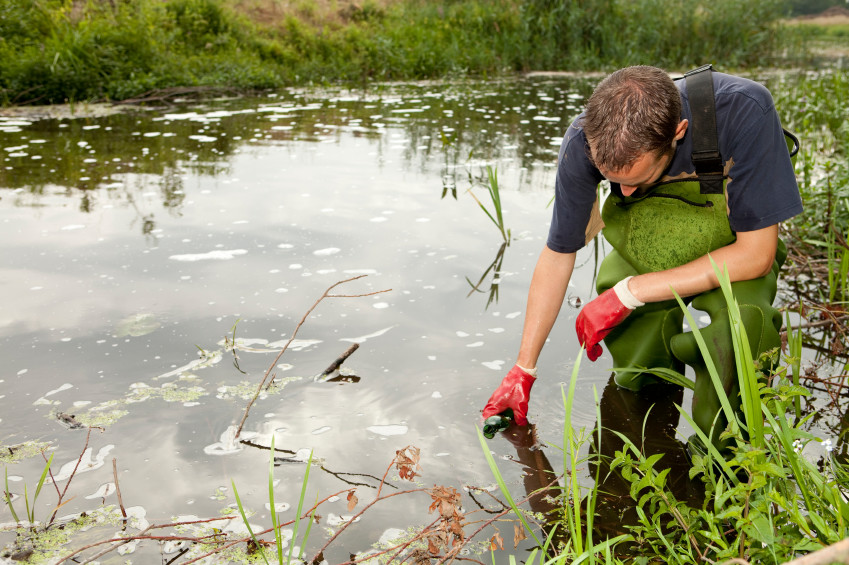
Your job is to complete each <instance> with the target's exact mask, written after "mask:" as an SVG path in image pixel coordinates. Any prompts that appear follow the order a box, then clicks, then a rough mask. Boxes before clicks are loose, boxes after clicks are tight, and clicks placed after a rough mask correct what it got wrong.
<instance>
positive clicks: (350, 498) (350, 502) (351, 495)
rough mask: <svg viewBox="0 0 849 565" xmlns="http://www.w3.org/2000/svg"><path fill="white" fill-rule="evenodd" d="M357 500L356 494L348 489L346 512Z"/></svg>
mask: <svg viewBox="0 0 849 565" xmlns="http://www.w3.org/2000/svg"><path fill="white" fill-rule="evenodd" d="M357 502H359V500H358V499H357V495H356V494H354V491H348V512H350V511H351V510H353V509H354V507H355V506H356V505H357Z"/></svg>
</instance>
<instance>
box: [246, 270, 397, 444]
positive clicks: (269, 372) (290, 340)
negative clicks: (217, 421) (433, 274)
mask: <svg viewBox="0 0 849 565" xmlns="http://www.w3.org/2000/svg"><path fill="white" fill-rule="evenodd" d="M365 276H366V275H358V276H356V277H351V278H350V279H345V280H343V281H339V282H337V283H335V284H333V285H330V286H329V287H328V288H327V290H325V291H324V293H322V295H321V296H320V297H319V298H318V300H316V301H315V303H314V304H313V305H312V306H310V309H309V310H307V311H306V313H305V314H304V316H303V318H301V321H300V322H298V325H297V326H296V327H295V331H294V332H292V337H290V338H289V341H287V342H286V344H285V345H284V346H283V349H281V350H280V353H278V354H277V357H275V358H274V361H273V362H272V363H271V366H269V367H268V370H267V371H266V372H265V376H264V377H263V378H262V382H261V383H259V386H258V387H257V389H256V393H254V396H253V398H251V400H250V402H248V406H247V408H245V415H244V416H242V421H241V422H239V427H238V428H237V429H236V437H237V438H238V437H239V434H241V433H242V427H244V425H245V421H246V420H247V419H248V413H249V412H250V411H251V407H252V406H253V405H254V402H256V399H257V398H259V395H260V393H261V392H262V388H263V387H264V386H265V382H266V381H267V380H268V377H269V375H271V371H272V369H274V367H276V366H277V362H278V361H280V358H281V357H283V354H284V353H285V352H286V350H287V349H288V348H289V345H290V344H291V343H292V342H293V341H295V336H297V335H298V330H300V329H301V326H302V325H304V322H306V321H307V317H308V316H309V315H310V314H311V313H312V311H313V310H315V309H316V307H317V306H318V305H319V303H321V301H322V300H324V299H325V298H359V297H363V296H372V295H375V294H380V293H382V292H389V291H390V290H392V289H391V288H389V289H386V290H378V291H375V292H367V293H364V294H330V291H331V290H333V289H334V288H336V287H337V286H339V285H340V284H344V283H346V282H351V281H355V280H357V279H361V278H363V277H365Z"/></svg>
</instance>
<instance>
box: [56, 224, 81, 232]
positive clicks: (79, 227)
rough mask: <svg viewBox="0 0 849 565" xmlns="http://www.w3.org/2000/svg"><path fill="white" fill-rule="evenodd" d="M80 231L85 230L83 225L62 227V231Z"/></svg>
mask: <svg viewBox="0 0 849 565" xmlns="http://www.w3.org/2000/svg"><path fill="white" fill-rule="evenodd" d="M82 229H85V225H83V224H71V225H68V226H63V227H62V231H72V230H82Z"/></svg>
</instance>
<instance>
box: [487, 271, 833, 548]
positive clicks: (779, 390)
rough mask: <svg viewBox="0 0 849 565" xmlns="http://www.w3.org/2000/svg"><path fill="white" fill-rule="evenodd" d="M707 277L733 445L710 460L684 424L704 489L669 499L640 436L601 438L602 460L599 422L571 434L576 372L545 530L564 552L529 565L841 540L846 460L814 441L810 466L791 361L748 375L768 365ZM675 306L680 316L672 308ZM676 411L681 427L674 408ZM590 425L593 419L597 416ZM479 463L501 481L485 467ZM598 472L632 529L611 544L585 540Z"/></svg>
mask: <svg viewBox="0 0 849 565" xmlns="http://www.w3.org/2000/svg"><path fill="white" fill-rule="evenodd" d="M717 276H719V278H720V281H721V283H722V288H723V292H724V295H725V298H726V301H727V303H728V306H729V313H730V319H731V330H732V335H733V337H734V339H733V342H734V350H735V355H736V358H737V359H738V377H739V379H740V389H741V391H743V403H742V407H741V410H740V412H733V411H731V409H730V407H729V403H728V398H727V397H726V396H725V393H724V391H723V388H722V386H721V384H720V382H719V378H718V376H717V375H715V374H714V375H712V376H713V377H714V384H715V385H716V390H717V393H718V394H719V395H720V397H721V399H723V406H724V407H725V410H726V416H728V417H729V422H730V424H729V425H728V427H727V428H726V429H725V430H724V432H723V436H724V437H726V438H728V439H729V440H730V441H731V444H732V445H733V447H732V448H731V450H730V452H729V453H728V454H720V453H719V452H718V451H717V450H716V448H715V447H713V446H712V445H711V444H710V443H709V441H708V440H707V436H706V435H705V434H704V433H702V432H701V431H700V430H698V428H696V426H695V425H693V428H694V429H696V433H697V434H698V435H699V436H700V438H701V440H702V442H703V443H704V445H708V449H707V450H706V451H705V452H704V453H702V454H700V453H699V451H698V450H696V451H692V453H693V455H692V469H691V471H690V478H691V479H692V480H694V481H699V482H701V484H702V486H703V487H704V495H703V497H702V502H701V504H700V505H694V504H692V503H688V502H684V501H681V500H678V499H677V498H676V496H675V494H674V493H673V491H672V490H671V489H670V488H669V486H668V484H667V481H668V475H669V472H670V469H669V468H666V466H665V465H664V463H663V454H655V455H651V456H648V455H647V454H646V453H645V452H644V451H643V449H642V448H640V447H638V445H637V443H639V444H640V445H642V443H643V441H641V440H639V438H638V441H637V442H635V441H634V438H629V437H627V436H626V435H624V434H622V433H620V432H618V431H617V430H611V431H612V432H613V433H614V434H616V435H617V436H618V437H619V438H620V439H621V440H622V442H623V444H624V447H623V448H622V449H620V450H616V451H615V454H614V456H613V457H612V458H610V457H606V456H604V455H600V454H602V453H604V452H603V450H602V445H601V441H602V439H601V438H602V434H601V431H600V430H601V428H602V427H603V426H605V422H602V421H599V423H598V428H597V430H598V435H597V436H596V434H595V433H593V434H590V435H585V434H584V432H583V431H579V430H574V429H572V428H571V425H570V424H569V422H570V417H569V407H570V405H571V398H572V397H573V390H574V387H575V382H576V381H577V372H578V370H577V368H578V364H577V363H576V365H575V370H574V371H573V375H572V380H571V384H570V390H569V394H568V396H567V403H566V406H567V418H566V422H567V424H566V430H565V432H564V450H563V452H564V462H563V464H564V469H565V470H566V473H565V477H566V480H567V481H568V484H567V485H566V486H565V487H563V490H562V494H561V495H560V503H559V506H561V507H562V508H563V515H562V517H561V518H558V519H557V522H556V528H555V530H556V529H557V528H559V529H560V530H565V531H566V532H567V533H568V534H569V535H568V537H567V542H566V545H565V547H561V548H560V549H559V551H558V555H557V556H556V558H554V559H553V560H551V561H546V559H545V556H544V554H540V555H538V557H539V563H540V564H542V563H552V562H556V563H558V564H559V563H575V562H584V561H588V562H599V563H609V564H619V563H654V562H663V563H681V564H685V563H701V562H709V563H723V562H724V563H728V562H741V563H744V562H745V563H771V564H778V563H784V562H785V561H787V560H789V559H793V558H794V557H797V556H799V555H801V554H806V553H809V552H811V551H815V550H818V549H821V548H824V547H826V546H828V545H830V544H834V543H837V542H838V541H840V540H842V539H844V538H845V537H847V535H849V504H847V502H846V494H847V492H849V482H847V477H849V475H847V469H846V462H845V460H841V458H840V457H839V456H838V455H837V453H836V452H835V450H834V449H833V445H832V443H831V440H830V439H826V440H825V441H822V446H821V449H822V451H823V455H822V459H821V460H820V463H819V464H817V463H816V462H815V461H812V460H811V456H810V454H806V453H804V452H805V451H806V450H808V451H809V453H810V451H811V450H810V449H808V444H811V443H814V444H816V443H818V442H819V441H820V440H819V439H817V438H815V437H814V436H813V435H812V434H811V433H810V432H809V431H806V425H807V424H808V420H809V417H808V418H802V419H799V418H796V417H795V401H796V399H798V398H799V397H805V396H808V395H809V394H810V393H809V391H808V390H807V389H805V388H802V387H799V386H796V385H794V383H793V380H792V377H791V376H789V375H791V374H792V373H793V371H794V368H793V367H794V366H795V365H796V364H797V363H798V361H799V360H798V359H795V358H793V357H785V361H786V365H785V366H783V367H780V368H779V369H777V370H776V371H775V372H771V373H766V372H764V371H762V370H761V369H760V368H759V367H760V366H761V365H764V366H771V365H772V363H763V364H762V363H759V362H758V361H759V360H754V359H752V357H751V355H749V354H748V353H749V352H748V346H747V344H748V341H747V338H746V336H745V328H744V327H743V325H742V323H741V320H740V314H739V311H738V309H737V305H736V301H735V300H734V297H733V294H732V291H731V285H730V282H729V280H728V276H727V273H720V272H719V270H718V268H717ZM681 307H682V308H685V306H684V304H683V302H681ZM685 312H687V310H686V309H685ZM687 315H688V319H689V322H690V324H691V327H694V328H695V327H696V325H695V320H693V319H692V318H691V317H690V315H689V312H687ZM694 331H696V332H697V333H698V330H694ZM793 333H797V332H791V334H793ZM797 339H798V335H792V336H791V337H790V341H791V342H795V341H796V340H797ZM699 345H700V348H701V350H702V354H703V355H704V356H705V359H707V360H710V355H709V352H708V349H707V346H706V345H705V343H704V341H700V343H699ZM776 355H777V354H776ZM746 360H748V361H746ZM679 411H680V412H681V415H682V416H684V417H685V418H688V415H687V411H686V410H685V409H683V408H679ZM597 417H598V419H599V420H601V416H600V414H599V415H598V416H597ZM647 417H648V416H647ZM690 423H691V424H693V423H692V421H691V422H690ZM643 439H645V438H643ZM596 441H597V442H598V443H596ZM580 443H589V444H591V446H590V454H589V455H588V456H587V457H586V459H583V460H582V459H580V458H578V457H576V452H577V446H578V444H580ZM484 448H485V450H486V446H485V445H484ZM488 459H489V461H490V466H491V467H492V468H493V471H494V473H495V475H496V477H497V478H499V484H501V482H502V481H501V480H500V475H499V473H498V470H497V468H495V462H494V460H493V459H492V458H491V457H490V458H488ZM585 461H587V462H590V463H591V464H593V463H594V464H595V465H596V472H595V485H594V486H592V487H590V488H584V489H582V488H581V486H580V485H579V484H578V481H579V480H580V474H581V473H582V470H581V467H580V465H581V464H582V463H584V462H585ZM602 468H606V469H607V470H608V471H609V472H610V473H612V474H616V475H618V476H619V477H621V479H622V480H623V481H624V482H625V484H626V485H627V488H628V489H629V494H630V497H631V498H632V500H633V504H634V505H635V509H636V516H637V522H636V523H632V524H624V525H623V528H622V530H623V533H622V534H620V535H619V536H616V537H614V538H609V537H604V535H603V534H601V535H600V534H599V532H594V531H593V508H594V507H595V501H596V499H597V497H598V495H599V486H598V485H599V476H600V475H601V476H603V475H602V474H601V472H600V469H602ZM582 505H583V506H585V510H584V511H582ZM516 512H521V510H516ZM554 535H555V534H554V533H552V534H550V535H549V537H548V539H547V541H546V546H550V545H551V544H552V538H553V536H554ZM584 536H586V539H584ZM658 559H662V561H658ZM527 562H528V563H535V561H533V560H529V561H527Z"/></svg>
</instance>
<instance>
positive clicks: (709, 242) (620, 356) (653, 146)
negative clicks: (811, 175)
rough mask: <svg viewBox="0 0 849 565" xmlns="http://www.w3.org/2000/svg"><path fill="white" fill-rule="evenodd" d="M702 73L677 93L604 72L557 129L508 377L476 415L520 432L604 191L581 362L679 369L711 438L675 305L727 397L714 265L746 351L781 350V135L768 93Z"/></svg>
mask: <svg viewBox="0 0 849 565" xmlns="http://www.w3.org/2000/svg"><path fill="white" fill-rule="evenodd" d="M699 71H700V72H695V71H694V73H692V76H689V75H690V73H688V76H687V79H686V81H685V80H679V81H673V80H672V79H671V78H670V77H669V75H668V74H667V73H665V72H664V71H662V70H660V69H657V68H654V67H648V66H637V67H628V68H625V69H621V70H619V71H616V72H615V73H613V74H612V75H610V76H608V77H607V78H605V79H604V80H603V81H602V82H601V83H600V84H599V85H598V86H597V88H596V89H595V91H594V92H593V94H592V96H591V97H590V98H589V100H588V101H587V105H586V108H585V110H584V112H583V113H582V114H581V115H580V116H579V117H578V118H577V119H576V120H575V122H574V123H573V124H572V125H571V126H570V128H569V130H568V131H567V132H566V135H565V137H564V139H563V143H562V145H561V148H560V153H559V162H558V169H557V178H556V185H555V205H554V213H553V217H552V222H551V227H550V231H549V235H548V241H547V243H546V246H545V248H544V249H543V250H542V253H541V255H540V257H539V259H538V261H537V265H536V268H535V270H534V274H533V278H532V280H531V286H530V290H529V294H528V303H527V311H526V314H525V323H524V329H523V333H522V340H521V345H520V348H519V354H518V356H517V358H516V365H515V366H514V367H513V368H512V369H511V371H510V372H509V373H508V375H507V376H506V377H505V378H504V379H503V381H502V382H501V385H500V386H499V387H498V388H497V389H496V391H495V392H494V393H493V395H492V397H491V398H490V399H489V402H488V403H487V405H486V407H485V408H484V411H483V416H484V417H485V418H486V417H488V416H491V415H494V414H499V413H501V412H503V411H504V410H506V409H507V408H512V409H513V412H514V417H515V421H516V423H517V424H519V425H525V424H526V423H527V407H528V400H529V398H530V390H531V386H532V385H533V383H534V382H535V380H536V364H537V359H538V358H539V355H540V352H541V350H542V347H543V344H544V343H545V340H546V339H547V337H548V335H549V332H550V331H551V328H552V326H553V325H554V322H555V320H556V318H557V315H558V312H559V311H560V307H561V305H562V302H563V298H564V296H565V293H566V288H567V285H568V284H569V279H570V277H571V276H572V270H573V268H574V266H575V254H576V252H577V251H578V250H579V249H580V248H582V247H583V246H584V245H586V244H587V243H588V242H589V241H591V240H592V239H593V238H594V237H595V236H596V235H597V234H598V231H599V229H600V227H601V224H602V222H601V221H599V218H598V211H599V204H598V202H597V200H598V198H597V196H598V191H597V186H598V184H599V182H601V181H602V180H603V179H607V180H608V181H610V195H609V196H608V197H607V198H606V200H605V201H604V205H603V209H602V210H601V220H603V226H604V236H605V238H606V239H607V240H608V241H609V242H610V243H611V245H612V247H613V251H612V252H611V253H610V254H608V256H607V257H606V258H605V260H604V261H603V263H602V266H601V267H600V269H599V277H598V282H597V285H596V286H597V289H598V292H599V296H598V297H597V298H595V299H594V300H592V301H591V302H589V303H588V304H586V306H584V308H583V309H582V311H581V312H580V314H579V316H578V319H577V323H576V329H577V332H578V340H579V342H580V343H581V344H582V345H585V346H586V350H587V355H588V357H589V358H590V360H591V361H595V360H596V359H597V358H598V357H599V356H600V355H601V353H602V347H601V345H600V343H599V342H600V341H602V340H604V341H605V344H606V345H607V347H608V349H609V350H610V352H611V356H612V357H613V363H614V364H613V366H614V367H617V368H646V369H651V368H655V367H666V368H673V369H676V370H678V371H683V365H684V364H687V365H691V366H692V367H693V368H694V370H695V373H696V383H695V387H696V388H695V391H694V399H693V416H694V419H695V420H696V423H697V425H698V426H699V427H700V428H701V429H702V430H703V431H705V432H706V433H707V434H710V433H711V431H712V430H713V432H712V433H713V438H714V439H715V438H716V437H718V434H719V432H720V431H721V429H722V428H724V426H725V421H724V419H723V418H722V415H721V414H719V401H718V399H717V397H716V394H715V392H714V387H713V384H712V382H711V379H710V377H709V374H708V373H707V369H706V366H705V363H704V360H703V359H702V358H701V355H700V353H699V351H698V348H697V347H696V344H695V340H694V338H693V335H692V333H682V322H683V312H682V311H681V310H680V308H679V306H678V304H677V302H676V301H675V300H674V294H673V289H674V290H675V291H676V292H677V293H678V294H679V295H680V296H682V297H689V298H688V299H687V300H688V301H689V300H692V303H693V307H694V308H697V309H700V310H706V311H707V312H708V314H709V315H710V317H711V324H710V325H709V326H708V327H706V328H704V329H703V330H702V333H703V335H704V336H705V337H706V341H708V344H709V348H710V349H711V355H712V357H713V361H714V364H715V365H717V368H718V369H719V372H720V378H721V380H722V381H723V384H724V385H725V388H726V392H727V393H728V394H729V397H730V398H732V401H733V397H736V396H737V390H736V373H735V370H734V359H733V350H732V349H731V342H730V332H729V330H728V322H727V312H726V311H725V304H724V301H723V300H722V297H721V294H720V290H719V289H718V288H717V287H718V286H719V282H718V280H717V278H716V275H715V274H714V269H713V266H712V265H711V258H713V261H715V262H716V264H717V265H719V266H720V267H723V266H725V267H727V269H728V273H729V275H730V278H731V281H732V283H733V288H734V292H735V296H737V299H738V302H739V303H740V304H741V312H743V317H744V323H745V324H746V327H747V330H748V332H749V336H750V341H751V342H752V343H751V344H750V345H751V347H752V352H753V354H755V355H758V354H760V353H762V352H765V351H768V350H770V349H772V348H774V347H776V346H778V345H779V343H780V341H779V338H778V329H779V328H780V324H781V317H780V314H779V313H778V311H777V310H775V309H774V308H773V307H772V301H773V300H774V298H775V287H776V277H777V273H778V268H779V267H780V265H781V263H782V262H783V260H784V256H785V251H784V248H783V245H782V244H781V243H780V241H779V239H778V224H779V223H780V222H782V221H784V220H787V219H789V218H791V217H793V216H795V215H796V214H798V213H800V212H801V211H802V202H801V198H800V196H799V190H798V186H797V184H796V179H795V176H794V171H793V165H792V162H791V160H790V155H789V152H788V148H787V143H786V140H785V135H784V132H783V130H782V128H781V124H780V121H779V118H778V115H777V113H776V110H775V107H774V105H773V101H772V97H771V95H770V93H769V91H768V90H767V89H766V88H765V87H763V86H762V85H760V84H758V83H755V82H753V81H750V80H747V79H743V78H740V77H734V76H730V75H726V74H721V73H716V72H713V71H712V70H711V69H710V68H709V67H706V68H702V69H699ZM688 90H689V91H690V92H688ZM711 91H712V92H711ZM694 99H695V102H694ZM694 123H695V125H696V127H694ZM615 379H616V383H617V384H618V385H619V386H622V387H626V388H629V389H632V390H639V389H640V388H642V387H643V386H644V385H646V384H649V383H651V382H656V380H657V379H656V377H654V375H651V373H650V371H649V372H643V373H635V372H619V373H617V374H616V375H615ZM715 424H716V425H715Z"/></svg>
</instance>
